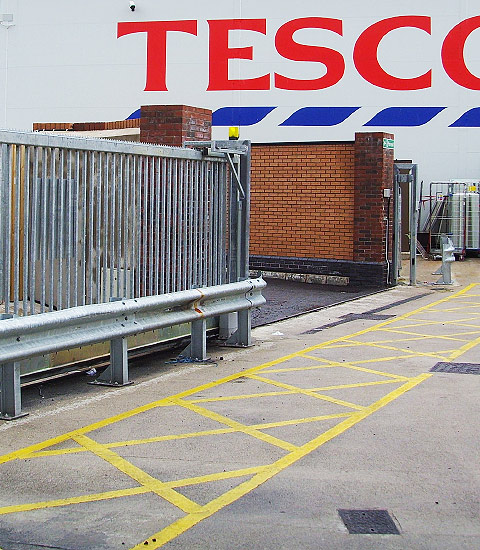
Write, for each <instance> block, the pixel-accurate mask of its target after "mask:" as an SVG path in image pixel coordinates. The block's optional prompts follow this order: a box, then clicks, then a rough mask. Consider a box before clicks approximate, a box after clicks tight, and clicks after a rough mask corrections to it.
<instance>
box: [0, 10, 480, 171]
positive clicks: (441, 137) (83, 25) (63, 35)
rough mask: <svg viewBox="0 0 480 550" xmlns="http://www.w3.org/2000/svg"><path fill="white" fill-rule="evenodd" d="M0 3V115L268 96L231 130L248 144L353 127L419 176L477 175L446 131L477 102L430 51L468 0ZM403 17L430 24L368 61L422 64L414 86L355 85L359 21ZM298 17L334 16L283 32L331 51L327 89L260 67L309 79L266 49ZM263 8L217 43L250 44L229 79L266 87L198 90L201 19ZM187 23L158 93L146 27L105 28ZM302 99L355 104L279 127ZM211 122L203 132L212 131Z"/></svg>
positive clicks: (25, 117)
mask: <svg viewBox="0 0 480 550" xmlns="http://www.w3.org/2000/svg"><path fill="white" fill-rule="evenodd" d="M0 13H1V14H8V13H11V14H13V23H14V25H13V26H10V27H9V28H7V27H6V26H4V24H2V25H1V26H0V52H4V54H3V55H2V54H1V53H0V125H1V126H3V127H7V128H21V129H31V127H32V123H33V122H62V121H68V122H72V121H88V120H119V119H123V118H126V117H127V116H129V115H130V114H131V113H132V112H133V111H135V110H136V109H137V108H138V107H139V106H140V105H142V104H163V103H167V104H168V103H170V104H181V103H184V104H190V105H195V106H200V107H207V108H211V109H213V110H216V109H218V108H221V107H232V106H233V107H240V106H272V107H276V109H275V110H273V111H272V112H271V113H270V114H269V115H268V116H266V117H265V118H264V119H263V120H262V121H261V122H259V123H258V124H255V125H251V126H245V127H243V128H242V129H241V137H242V138H248V139H252V140H253V141H257V142H258V141H296V140H302V141H304V140H308V141H310V140H312V141H316V140H350V139H353V134H354V132H356V131H390V132H393V133H394V134H395V137H396V143H395V146H396V151H395V154H396V157H397V158H402V159H413V160H414V161H415V162H418V164H419V167H420V177H421V178H422V179H424V180H425V181H430V180H434V179H450V178H480V139H479V133H480V129H479V128H450V127H449V125H450V124H452V123H453V122H454V121H455V120H457V119H458V117H460V116H461V115H462V114H463V113H464V112H466V111H467V110H469V109H471V108H474V107H480V91H479V90H472V89H467V88H466V87H464V86H461V85H459V84H457V83H456V82H454V81H453V80H452V79H451V78H450V77H449V76H448V75H447V73H446V71H445V69H444V67H443V65H442V59H441V48H442V43H443V41H444V39H445V36H446V35H447V34H448V32H449V31H450V30H451V29H452V28H453V27H454V26H456V25H457V24H458V23H460V22H461V21H463V20H465V19H468V18H471V17H474V16H478V15H480V5H479V4H478V1H468V0H403V1H400V2H378V0H364V1H362V2H354V1H353V0H336V1H335V2H328V3H327V2H318V0H297V1H296V2H290V1H286V0H275V1H273V0H262V1H260V2H259V1H258V0H255V1H254V0H244V1H242V0H222V1H219V2H216V1H213V0H211V1H209V2H198V0H183V1H181V2H159V1H158V0H138V1H137V9H136V11H135V12H131V11H130V9H129V2H128V0H82V1H81V2H79V1H78V0H75V1H74V0H46V1H45V2H39V1H38V0H0ZM405 15H419V16H428V17H430V18H431V26H432V30H431V34H429V33H427V32H425V31H423V30H420V29H417V28H401V29H398V30H394V31H392V32H390V33H388V34H387V35H386V36H385V38H384V39H383V40H382V41H381V43H380V46H379V50H378V58H379V62H380V64H381V66H382V67H383V68H384V70H385V71H387V72H389V73H390V74H392V75H394V76H396V77H399V78H413V77H416V76H419V75H421V74H423V73H425V72H426V71H428V70H429V69H431V70H432V86H431V87H429V88H427V89H421V90H414V91H404V90H387V89H383V88H381V87H379V86H375V85H373V84H371V83H370V82H367V80H365V79H364V78H363V77H362V76H361V75H360V74H359V73H358V71H357V69H356V68H355V64H354V61H353V50H354V45H355V43H356V41H357V39H358V37H359V36H360V35H361V34H362V32H363V31H365V29H367V28H368V27H369V26H371V25H372V24H374V23H376V22H378V21H380V20H383V19H387V18H392V17H396V16H405ZM303 17H324V18H335V19H341V20H342V22H343V35H342V36H340V35H339V34H337V33H334V32H332V31H327V30H321V29H311V28H310V29H308V28H306V29H303V30H300V31H298V32H297V33H296V34H295V40H296V41H298V42H301V43H304V44H310V45H317V46H324V47H328V48H332V49H335V50H336V51H338V52H340V53H341V54H342V55H343V57H344V60H345V74H344V76H343V78H342V79H341V80H340V81H339V82H338V83H337V84H335V85H334V86H331V87H329V88H326V89H320V90H312V91H292V90H281V89H276V88H275V87H274V84H273V73H274V72H278V73H280V74H282V75H284V76H288V77H290V78H296V79H312V78H318V77H320V76H322V74H324V72H325V69H324V66H323V65H322V64H321V63H318V62H303V61H291V60H288V59H285V58H283V57H282V56H281V55H279V53H278V52H277V51H276V49H275V34H276V32H277V29H278V28H279V27H281V26H282V25H283V24H285V23H286V22H288V21H290V20H293V19H298V18H303ZM234 18H243V19H266V29H267V31H266V35H264V34H262V33H260V32H252V31H239V30H236V31H231V32H230V37H229V47H230V48H233V47H246V46H253V61H252V60H245V59H231V60H230V62H229V78H230V79H234V78H254V77H257V76H261V75H264V74H271V75H272V76H271V77H270V79H271V80H270V82H271V84H270V86H271V89H270V90H233V91H207V87H208V81H209V26H208V23H207V20H218V19H234ZM179 20H195V21H196V22H197V36H193V35H191V34H187V33H184V32H169V33H168V40H167V86H168V91H144V88H145V81H146V44H147V35H146V33H136V34H129V35H126V36H123V37H121V38H117V25H118V23H120V22H135V21H137V22H145V21H179ZM464 54H465V62H466V65H467V67H468V69H469V70H470V71H471V73H472V74H474V75H477V76H478V77H480V29H479V30H474V31H473V32H472V33H471V35H470V36H469V38H468V40H467V42H466V45H465V51H464ZM402 106H403V107H422V106H425V107H445V109H444V110H443V111H442V112H440V113H439V114H438V115H437V116H435V117H434V118H433V119H432V120H431V121H430V122H428V123H426V124H424V125H422V126H418V127H398V126H386V127H365V126H364V124H365V123H366V122H367V121H369V120H370V119H371V118H372V117H373V116H374V115H375V114H376V113H378V112H379V111H381V110H382V109H384V108H387V107H402ZM302 107H360V109H359V110H357V111H356V112H355V113H354V114H352V115H351V116H350V117H349V118H347V119H346V120H345V121H344V122H342V123H341V124H338V125H335V126H303V127H299V126H279V124H281V123H282V122H283V121H284V120H285V119H287V118H288V117H289V116H290V115H291V114H292V113H293V112H295V111H297V110H298V109H300V108H302ZM226 134H227V129H226V128H224V127H218V128H216V129H215V130H214V137H217V138H223V137H226Z"/></svg>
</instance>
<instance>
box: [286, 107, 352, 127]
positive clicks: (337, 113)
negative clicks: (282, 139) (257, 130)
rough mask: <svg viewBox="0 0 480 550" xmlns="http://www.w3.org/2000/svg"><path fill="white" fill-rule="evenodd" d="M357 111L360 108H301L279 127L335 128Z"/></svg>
mask: <svg viewBox="0 0 480 550" xmlns="http://www.w3.org/2000/svg"><path fill="white" fill-rule="evenodd" d="M358 109H360V107H303V108H302V109H299V110H298V111H295V112H294V113H293V114H292V115H290V116H289V117H288V118H287V120H285V121H284V122H282V123H281V124H280V126H336V125H337V124H341V123H342V122H343V121H344V120H347V118H348V117H349V116H350V115H352V114H353V113H354V112H355V111H358Z"/></svg>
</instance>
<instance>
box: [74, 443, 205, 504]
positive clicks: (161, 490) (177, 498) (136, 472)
mask: <svg viewBox="0 0 480 550" xmlns="http://www.w3.org/2000/svg"><path fill="white" fill-rule="evenodd" d="M72 439H73V440H74V441H76V442H77V443H78V444H80V445H82V446H83V447H85V448H86V449H87V450H89V451H90V452H91V453H93V454H95V455H97V456H98V457H99V458H102V459H103V460H105V461H106V462H108V463H109V464H111V465H112V466H114V467H115V468H117V470H120V472H123V473H124V474H126V475H127V476H129V477H131V478H132V479H134V480H135V481H136V482H137V483H139V484H140V485H142V486H143V487H145V488H146V489H148V490H149V491H151V492H152V493H156V494H157V495H158V496H160V497H163V498H164V499H165V500H168V502H170V503H171V504H173V505H174V506H176V507H177V508H180V510H183V511H184V512H188V513H195V512H198V511H199V510H200V508H201V506H200V505H198V504H197V503H196V502H193V500H190V499H189V498H187V497H184V496H183V495H182V494H180V493H177V491H174V490H173V489H171V488H170V487H167V486H166V485H165V483H163V482H162V481H159V480H158V479H155V478H154V477H152V476H151V475H149V474H147V473H146V472H144V471H143V470H141V469H140V468H137V467H136V466H134V465H133V464H131V463H130V462H128V461H127V460H125V459H124V458H122V457H121V456H119V455H117V454H116V453H114V452H113V451H111V450H110V449H107V448H106V447H105V446H104V445H101V444H100V443H97V442H96V441H93V439H90V438H89V437H87V436H85V435H80V434H78V435H74V436H73V437H72Z"/></svg>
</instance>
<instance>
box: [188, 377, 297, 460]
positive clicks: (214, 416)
mask: <svg viewBox="0 0 480 550" xmlns="http://www.w3.org/2000/svg"><path fill="white" fill-rule="evenodd" d="M244 374H245V373H244ZM177 402H178V404H179V405H180V406H182V407H185V408H186V409H189V410H191V411H193V412H195V413H197V414H199V415H201V416H204V417H205V418H209V419H210V420H214V421H215V422H220V423H221V424H225V425H226V426H229V427H230V428H235V429H236V430H237V431H239V432H243V433H244V434H247V435H250V436H252V437H255V438H256V439H260V441H263V442H264V443H269V444H270V445H274V446H275V447H279V448H280V449H283V450H285V451H292V450H294V449H297V448H298V447H297V446H296V445H292V444H291V443H288V442H287V441H283V440H282V439H278V438H277V437H273V436H271V435H268V434H264V433H263V432H260V431H258V430H255V429H254V428H251V427H249V426H246V425H244V424H241V423H240V422H237V421H236V420H232V419H231V418H227V417H226V416H222V415H221V414H218V413H216V412H213V411H209V410H208V409H205V408H203V407H199V406H198V405H195V404H194V403H189V402H188V401H184V400H182V399H178V401H177Z"/></svg>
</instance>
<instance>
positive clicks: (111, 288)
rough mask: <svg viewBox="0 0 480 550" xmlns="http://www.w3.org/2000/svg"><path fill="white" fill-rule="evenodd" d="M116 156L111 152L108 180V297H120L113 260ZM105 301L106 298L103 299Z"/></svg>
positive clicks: (115, 210) (115, 231)
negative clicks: (116, 286) (116, 287)
mask: <svg viewBox="0 0 480 550" xmlns="http://www.w3.org/2000/svg"><path fill="white" fill-rule="evenodd" d="M115 161H116V156H115V155H114V154H113V155H112V156H111V157H110V170H109V175H110V181H109V189H110V212H109V217H108V219H109V220H110V228H109V236H108V237H109V250H108V252H109V258H108V263H107V265H108V269H109V274H110V277H109V291H108V298H109V299H110V298H112V297H113V298H122V296H118V294H117V292H118V289H115V269H116V262H115V257H116V256H115V241H116V238H115V237H116V233H117V231H118V232H119V233H120V232H121V226H120V227H117V219H116V212H117V209H116V208H115V201H116V194H117V193H116V163H115ZM104 301H106V299H104Z"/></svg>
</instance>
